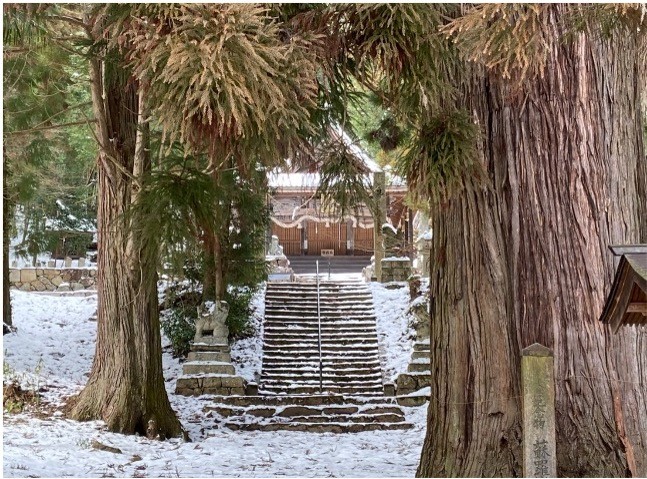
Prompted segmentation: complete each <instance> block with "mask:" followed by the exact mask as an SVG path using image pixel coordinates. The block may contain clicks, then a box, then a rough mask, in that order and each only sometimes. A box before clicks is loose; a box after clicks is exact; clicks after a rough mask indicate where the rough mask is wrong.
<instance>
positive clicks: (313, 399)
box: [200, 394, 397, 412]
mask: <svg viewBox="0 0 647 479" xmlns="http://www.w3.org/2000/svg"><path fill="white" fill-rule="evenodd" d="M200 399H202V400H203V401H205V402H207V403H208V404H207V405H206V406H205V407H204V410H205V411H208V410H210V409H213V408H215V407H222V406H235V407H244V408H247V407H252V406H255V407H278V406H294V405H298V406H321V407H323V408H326V407H329V406H330V407H338V406H339V407H341V406H344V407H347V406H353V405H357V406H361V407H390V406H393V405H395V404H397V402H396V399H395V398H394V397H383V396H381V395H377V396H373V397H366V396H360V397H358V396H352V395H341V394H323V395H320V394H315V395H299V396H292V395H275V394H272V395H259V396H214V397H204V398H200ZM324 412H325V409H324Z"/></svg>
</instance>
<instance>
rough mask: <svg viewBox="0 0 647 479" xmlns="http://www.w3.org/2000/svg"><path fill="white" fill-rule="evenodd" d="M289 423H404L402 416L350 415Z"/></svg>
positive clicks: (314, 417)
mask: <svg viewBox="0 0 647 479" xmlns="http://www.w3.org/2000/svg"><path fill="white" fill-rule="evenodd" d="M291 421H294V422H302V423H313V424H315V423H316V424H322V423H324V424H325V423H331V422H336V423H340V422H344V423H349V422H351V423H352V422H361V423H369V422H381V423H387V422H404V421H405V417H404V414H402V413H400V414H352V415H341V414H339V415H334V416H294V417H293V418H292V419H291Z"/></svg>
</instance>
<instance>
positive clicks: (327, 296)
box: [265, 292, 373, 303]
mask: <svg viewBox="0 0 647 479" xmlns="http://www.w3.org/2000/svg"><path fill="white" fill-rule="evenodd" d="M318 297H319V301H320V302H321V303H324V302H325V303H337V302H344V303H347V302H350V301H361V302H371V301H372V300H373V297H372V296H371V293H357V292H354V293H319V295H318ZM306 299H307V300H308V301H315V302H316V301H317V293H316V292H312V293H266V294H265V302H266V303H267V302H277V303H278V302H291V303H292V302H295V301H296V302H299V301H302V300H306Z"/></svg>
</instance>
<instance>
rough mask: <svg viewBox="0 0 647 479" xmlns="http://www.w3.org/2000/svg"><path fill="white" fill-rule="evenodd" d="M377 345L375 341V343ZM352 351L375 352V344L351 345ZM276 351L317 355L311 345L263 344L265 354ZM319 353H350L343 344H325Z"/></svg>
mask: <svg viewBox="0 0 647 479" xmlns="http://www.w3.org/2000/svg"><path fill="white" fill-rule="evenodd" d="M376 343H377V341H376ZM352 349H354V350H357V351H374V350H375V351H377V344H368V343H367V344H362V343H353V344H352ZM278 350H283V351H304V352H305V351H313V352H316V353H317V354H319V349H318V347H317V345H316V344H315V345H312V344H292V345H288V344H285V345H284V344H268V343H267V342H263V351H267V352H276V351H278ZM321 351H322V352H335V351H339V352H352V350H351V347H350V345H343V344H330V343H325V344H322V345H321Z"/></svg>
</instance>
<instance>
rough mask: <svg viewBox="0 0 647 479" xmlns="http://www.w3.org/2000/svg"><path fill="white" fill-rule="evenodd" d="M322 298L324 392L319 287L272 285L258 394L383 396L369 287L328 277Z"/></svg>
mask: <svg viewBox="0 0 647 479" xmlns="http://www.w3.org/2000/svg"><path fill="white" fill-rule="evenodd" d="M320 301H321V302H320V305H321V308H320V309H321V353H322V366H323V367H322V386H323V388H322V391H320V388H319V348H318V324H317V323H318V320H317V285H316V283H315V282H301V283H286V282H283V283H268V285H267V292H266V295H265V323H264V338H263V339H264V344H263V367H262V371H261V380H260V384H259V392H260V393H261V394H318V393H320V392H322V393H335V394H346V395H353V396H383V395H384V387H383V385H382V370H381V367H380V359H379V351H378V342H377V332H376V329H375V312H374V311H373V299H372V296H371V293H370V291H369V290H368V288H367V287H366V286H365V285H364V284H363V283H360V282H328V281H324V282H322V283H321V286H320Z"/></svg>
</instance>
